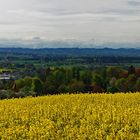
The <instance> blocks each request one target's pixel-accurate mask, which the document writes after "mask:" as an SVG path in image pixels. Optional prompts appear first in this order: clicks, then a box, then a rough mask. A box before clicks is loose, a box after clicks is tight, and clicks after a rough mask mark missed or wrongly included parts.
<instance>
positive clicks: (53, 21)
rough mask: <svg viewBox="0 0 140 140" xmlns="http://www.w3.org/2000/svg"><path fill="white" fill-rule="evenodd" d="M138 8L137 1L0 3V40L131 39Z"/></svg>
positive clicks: (139, 22) (139, 20)
mask: <svg viewBox="0 0 140 140" xmlns="http://www.w3.org/2000/svg"><path fill="white" fill-rule="evenodd" d="M139 9H140V2H139V0H116V1H115V0H105V1H103V0H86V1H85V0H61V1H59V2H58V0H24V1H23V0H12V1H9V0H5V1H3V0H0V37H6V36H12V37H16V36H18V37H19V36H20V37H26V36H33V37H34V36H41V37H43V36H45V37H46V38H51V39H59V38H76V39H81V40H82V39H83V38H85V39H88V38H96V39H97V40H108V41H113V40H121V39H123V38H124V39H125V40H128V41H129V40H131V39H130V38H132V40H135V38H137V39H138V38H140V31H139V29H140V10H139ZM6 33H7V34H6ZM108 34H109V35H108Z"/></svg>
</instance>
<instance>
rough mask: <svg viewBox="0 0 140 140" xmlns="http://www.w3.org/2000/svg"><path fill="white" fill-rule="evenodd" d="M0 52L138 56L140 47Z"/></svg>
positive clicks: (9, 49) (8, 50)
mask: <svg viewBox="0 0 140 140" xmlns="http://www.w3.org/2000/svg"><path fill="white" fill-rule="evenodd" d="M0 53H4V54H9V53H18V54H40V55H41V54H43V55H44V54H45V55H51V56H56V55H57V56H60V55H63V56H77V57H78V56H115V57H118V56H122V57H140V49H137V48H135V49H134V48H126V49H125V48H119V49H112V48H99V49H97V48H42V49H31V48H0Z"/></svg>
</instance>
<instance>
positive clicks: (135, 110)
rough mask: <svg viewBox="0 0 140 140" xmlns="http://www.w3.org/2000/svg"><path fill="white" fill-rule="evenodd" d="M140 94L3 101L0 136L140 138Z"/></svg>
mask: <svg viewBox="0 0 140 140" xmlns="http://www.w3.org/2000/svg"><path fill="white" fill-rule="evenodd" d="M138 138H140V94H139V93H133V94H132V93H129V94H124V93H118V94H70V95H69V94H67V95H52V96H42V97H35V98H33V97H28V98H23V99H10V100H1V101H0V139H4V140H8V139H11V140H16V139H31V140H34V139H41V140H47V139H54V140H56V139H58V140H61V139H73V140H75V139H79V140H82V139H83V140H85V139H87V140H88V139H89V140H90V139H91V140H93V139H97V140H99V139H138Z"/></svg>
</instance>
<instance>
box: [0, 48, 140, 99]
mask: <svg viewBox="0 0 140 140" xmlns="http://www.w3.org/2000/svg"><path fill="white" fill-rule="evenodd" d="M79 50H80V49H79V48H77V49H76V48H71V49H70V48H69V49H63V51H62V49H39V50H37V49H21V48H14V49H10V48H9V49H8V48H7V49H2V48H1V49H0V98H1V99H5V98H12V97H15V98H19V97H26V96H41V95H52V94H60V93H61V94H70V93H77V94H78V93H118V92H137V91H140V65H139V61H140V59H139V56H137V55H135V56H133V57H132V56H129V55H128V57H122V56H119V53H118V52H119V49H114V50H113V49H110V50H112V51H113V52H114V54H116V56H114V55H113V54H108V55H106V51H107V50H109V49H101V55H95V54H94V53H91V52H90V51H91V50H92V49H84V50H86V53H85V54H84V53H83V50H80V52H81V53H77V52H78V51H79ZM93 50H94V51H99V50H98V49H97V50H96V49H93ZM93 50H92V51H93ZM103 50H104V51H103ZM128 50H129V49H128ZM130 50H131V49H130ZM117 53H118V55H117ZM126 53H128V51H127V49H126ZM76 54H77V55H76ZM87 54H88V55H87ZM103 54H104V55H103Z"/></svg>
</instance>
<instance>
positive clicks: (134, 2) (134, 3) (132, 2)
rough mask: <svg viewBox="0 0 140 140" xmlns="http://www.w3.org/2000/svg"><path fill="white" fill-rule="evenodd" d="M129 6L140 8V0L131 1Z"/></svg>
mask: <svg viewBox="0 0 140 140" xmlns="http://www.w3.org/2000/svg"><path fill="white" fill-rule="evenodd" d="M128 4H129V5H131V6H136V7H137V6H140V1H139V0H129V1H128Z"/></svg>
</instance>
